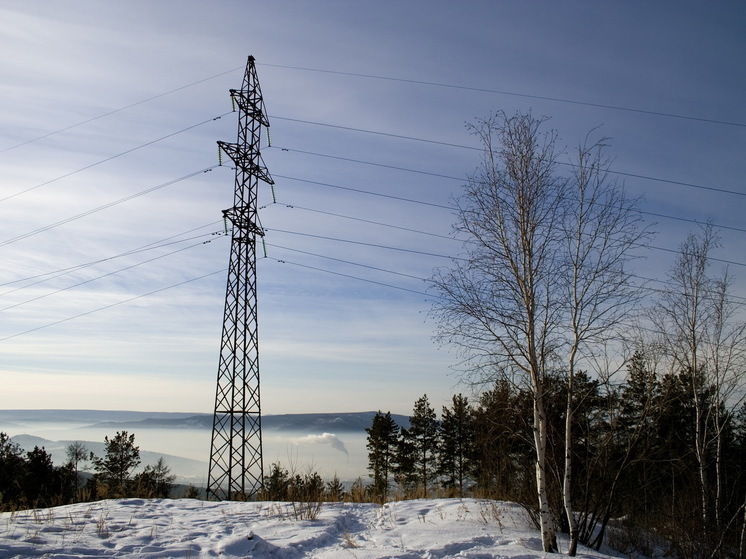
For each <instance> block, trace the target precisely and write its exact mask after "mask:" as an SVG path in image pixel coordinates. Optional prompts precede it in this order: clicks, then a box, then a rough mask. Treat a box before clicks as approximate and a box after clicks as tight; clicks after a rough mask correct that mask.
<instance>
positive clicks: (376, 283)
mask: <svg viewBox="0 0 746 559" xmlns="http://www.w3.org/2000/svg"><path fill="white" fill-rule="evenodd" d="M272 260H275V261H276V262H278V263H280V264H290V265H291V266H298V267H299V268H306V269H308V270H316V271H317V272H324V273H326V274H332V275H334V276H341V277H343V278H350V279H354V280H359V281H364V282H366V283H373V284H375V285H381V286H383V287H390V288H392V289H398V290H400V291H408V292H409V293H415V294H417V295H424V296H426V297H427V296H428V294H427V293H425V292H424V291H417V290H415V289H409V288H407V287H400V286H398V285H391V284H390V283H383V282H381V281H375V280H371V279H368V278H361V277H359V276H352V275H349V274H343V273H341V272H333V271H331V270H324V269H323V268H317V267H316V266H309V265H308V264H298V263H297V262H290V261H289V260H280V259H276V258H273V259H272ZM1 341H3V340H1V339H0V342H1Z"/></svg>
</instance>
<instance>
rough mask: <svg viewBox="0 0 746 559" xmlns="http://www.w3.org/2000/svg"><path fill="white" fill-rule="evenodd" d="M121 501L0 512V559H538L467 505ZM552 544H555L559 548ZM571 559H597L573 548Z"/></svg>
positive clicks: (517, 529)
mask: <svg viewBox="0 0 746 559" xmlns="http://www.w3.org/2000/svg"><path fill="white" fill-rule="evenodd" d="M296 516H297V515H296V514H294V512H293V508H292V506H291V505H290V504H287V503H265V502H261V503H257V502H251V503H241V502H205V501H197V500H190V499H182V500H150V501H149V500H142V499H122V500H112V501H99V502H95V503H80V504H76V505H68V506H63V507H57V508H52V509H40V510H34V511H21V512H16V513H9V512H8V513H2V514H1V515H0V558H3V559H5V558H11V557H13V558H15V557H18V558H20V557H24V558H25V557H38V556H43V557H45V558H50V559H52V558H58V559H59V558H62V557H65V558H69V557H132V556H137V557H145V558H147V557H159V558H161V557H173V558H180V559H184V558H198V557H226V558H228V557H253V558H255V559H257V558H265V557H267V558H268V557H289V558H301V557H314V558H319V559H323V558H346V559H349V558H357V559H374V558H384V557H404V558H415V557H423V558H446V557H472V558H477V557H479V558H484V557H502V558H515V559H518V558H520V559H528V558H531V557H544V556H545V554H544V553H543V552H542V551H541V541H540V538H539V534H538V532H537V531H536V530H535V529H533V528H532V527H531V526H530V524H529V522H528V521H527V519H526V516H525V513H524V512H523V510H522V509H521V508H520V507H518V506H517V505H513V504H510V503H495V502H491V501H479V500H475V499H464V500H458V499H430V500H416V501H401V502H394V503H389V504H387V505H385V506H383V507H381V506H378V505H373V504H357V503H335V504H324V505H323V507H322V509H321V511H320V513H319V515H318V518H317V519H315V520H303V519H298V518H296ZM560 545H561V546H562V545H563V542H562V541H561V540H560ZM578 556H579V557H585V558H592V557H607V555H604V554H600V553H597V552H594V551H588V550H585V549H580V550H579V553H578Z"/></svg>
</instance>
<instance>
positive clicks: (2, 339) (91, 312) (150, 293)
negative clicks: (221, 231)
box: [0, 268, 227, 343]
mask: <svg viewBox="0 0 746 559" xmlns="http://www.w3.org/2000/svg"><path fill="white" fill-rule="evenodd" d="M226 271H227V268H224V269H222V270H217V271H215V272H210V273H208V274H203V275H201V276H198V277H196V278H191V279H188V280H184V281H180V282H179V283H174V284H171V285H167V286H166V287H161V288H159V289H154V290H153V291H149V292H147V293H143V294H142V295H136V296H134V297H130V298H129V299H123V300H121V301H117V302H116V303H111V304H109V305H104V306H103V307H98V308H95V309H92V310H90V311H86V312H83V313H80V314H76V315H75V316H69V317H67V318H63V319H61V320H56V321H54V322H49V323H47V324H44V325H42V326H37V327H35V328H30V329H28V330H25V331H23V332H18V333H16V334H11V335H10V336H5V337H4V338H0V343H1V342H5V341H7V340H10V339H13V338H17V337H19V336H25V335H26V334H30V333H32V332H37V331H39V330H43V329H45V328H50V327H51V326H57V325H58V324H62V323H64V322H70V321H71V320H76V319H78V318H82V317H84V316H88V315H91V314H93V313H97V312H99V311H103V310H107V309H111V308H113V307H118V306H119V305H124V304H125V303H131V302H132V301H136V300H138V299H142V298H144V297H149V296H151V295H155V294H156V293H162V292H163V291H168V290H169V289H173V288H175V287H180V286H182V285H186V284H188V283H192V282H195V281H199V280H201V279H204V278H208V277H210V276H214V275H216V274H222V273H225V272H226Z"/></svg>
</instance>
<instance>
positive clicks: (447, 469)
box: [439, 394, 475, 497]
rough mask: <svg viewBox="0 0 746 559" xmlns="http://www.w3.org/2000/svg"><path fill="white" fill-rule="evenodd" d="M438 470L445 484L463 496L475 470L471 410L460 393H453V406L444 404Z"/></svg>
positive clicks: (466, 400) (472, 416)
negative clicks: (465, 486)
mask: <svg viewBox="0 0 746 559" xmlns="http://www.w3.org/2000/svg"><path fill="white" fill-rule="evenodd" d="M440 429H441V435H440V448H439V451H440V452H439V458H440V464H439V473H440V474H441V475H442V476H443V484H444V485H445V486H446V487H453V488H456V489H458V496H459V497H463V496H464V484H465V482H466V481H467V480H468V479H470V478H471V477H472V475H473V473H474V470H475V467H474V456H475V450H474V449H475V447H474V412H473V410H472V408H471V406H470V405H469V401H468V399H467V398H466V397H464V396H463V395H461V394H457V395H455V396H453V408H451V409H449V408H447V407H446V406H443V420H442V422H441V426H440Z"/></svg>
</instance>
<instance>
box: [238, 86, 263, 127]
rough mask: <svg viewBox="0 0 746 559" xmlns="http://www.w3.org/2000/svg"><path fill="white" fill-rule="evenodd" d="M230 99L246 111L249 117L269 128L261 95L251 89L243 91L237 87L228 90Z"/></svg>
mask: <svg viewBox="0 0 746 559" xmlns="http://www.w3.org/2000/svg"><path fill="white" fill-rule="evenodd" d="M230 94H231V99H233V101H234V102H235V103H236V104H237V105H238V107H239V108H240V109H241V110H242V111H243V112H244V113H246V114H247V115H248V116H249V117H251V118H252V119H254V120H255V121H256V122H258V123H259V124H261V125H262V126H266V127H267V128H269V120H267V117H266V115H265V112H264V100H263V99H262V98H261V96H257V95H256V94H255V93H252V92H251V91H244V90H239V89H231V90H230Z"/></svg>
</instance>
